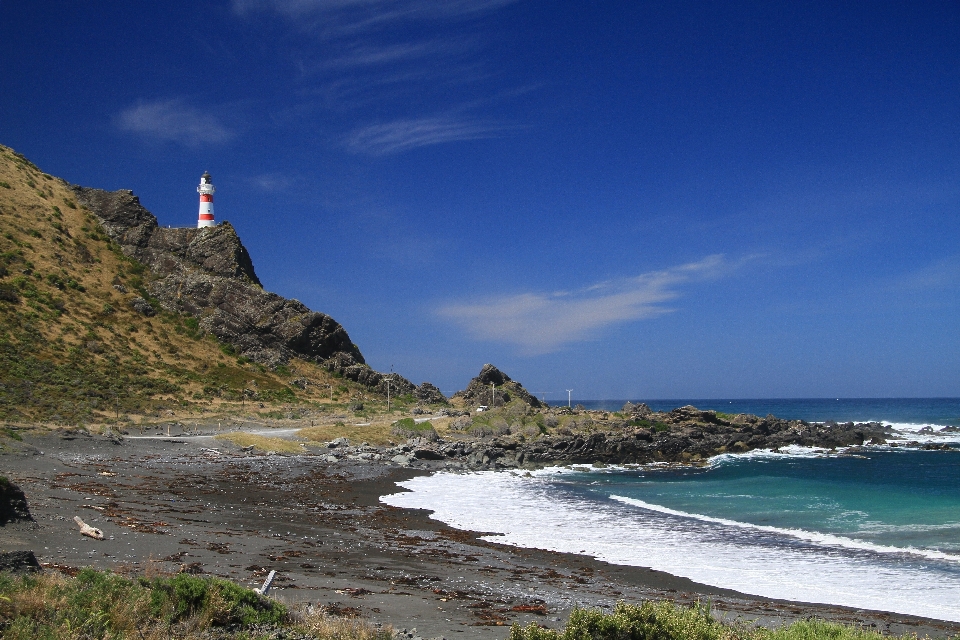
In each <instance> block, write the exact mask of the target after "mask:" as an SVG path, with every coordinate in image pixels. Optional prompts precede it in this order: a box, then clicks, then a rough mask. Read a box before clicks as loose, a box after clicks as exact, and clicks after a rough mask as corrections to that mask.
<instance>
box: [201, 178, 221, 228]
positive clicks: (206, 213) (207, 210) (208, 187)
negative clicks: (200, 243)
mask: <svg viewBox="0 0 960 640" xmlns="http://www.w3.org/2000/svg"><path fill="white" fill-rule="evenodd" d="M210 180H211V178H210V172H208V171H204V172H203V175H202V176H200V186H199V187H197V193H199V194H200V219H199V220H197V229H202V228H204V227H212V226H214V225H215V224H216V223H215V222H214V221H213V192H214V191H216V190H217V188H216V187H214V186H213V183H212V182H211V181H210Z"/></svg>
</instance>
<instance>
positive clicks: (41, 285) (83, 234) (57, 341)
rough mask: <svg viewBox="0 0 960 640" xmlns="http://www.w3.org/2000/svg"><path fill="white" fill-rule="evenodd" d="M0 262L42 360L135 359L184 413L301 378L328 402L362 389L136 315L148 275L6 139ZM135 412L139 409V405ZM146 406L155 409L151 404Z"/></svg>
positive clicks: (12, 316) (300, 394) (11, 313)
mask: <svg viewBox="0 0 960 640" xmlns="http://www.w3.org/2000/svg"><path fill="white" fill-rule="evenodd" d="M0 267H2V269H0V287H3V288H5V289H7V290H12V291H18V295H19V297H20V301H19V302H13V303H12V302H9V301H3V300H0V333H2V332H3V331H5V330H7V329H8V328H10V327H13V328H15V329H17V328H19V330H21V332H22V329H23V328H24V327H29V329H30V331H34V332H36V333H35V334H34V335H36V334H39V337H38V338H34V339H32V341H31V342H32V343H33V344H31V346H30V348H31V349H32V354H33V355H35V356H36V357H37V358H39V359H41V360H49V361H54V362H62V361H63V360H64V358H65V357H66V356H67V354H70V353H81V354H82V356H83V358H84V359H85V360H86V361H87V362H89V363H91V364H93V365H95V366H98V367H99V366H103V367H104V368H108V367H109V366H110V363H114V366H115V364H116V363H117V362H119V363H123V364H124V366H125V367H128V363H130V364H133V363H135V365H134V366H135V367H136V368H141V369H143V374H142V375H145V376H147V377H148V378H152V379H156V380H165V381H169V382H172V383H174V384H176V385H178V386H179V387H180V391H177V392H175V393H173V392H171V393H166V394H161V395H157V396H154V397H153V400H155V401H157V402H160V403H163V404H164V405H165V406H166V407H167V408H169V407H171V406H173V407H175V408H177V411H178V413H183V411H182V410H183V409H184V408H186V407H192V408H193V409H195V410H200V409H206V410H219V409H221V408H224V407H225V406H226V408H229V407H230V406H240V404H241V403H240V402H238V401H235V400H238V399H239V392H240V390H242V389H244V388H247V389H253V390H259V391H278V390H281V389H283V388H286V387H287V385H289V384H290V382H291V380H293V379H294V378H305V379H307V380H308V381H309V382H310V384H308V385H306V388H305V389H294V392H295V394H296V397H297V399H298V400H300V401H304V400H305V401H310V402H329V401H330V396H331V391H336V392H337V397H338V398H340V397H352V396H353V395H355V394H359V393H360V392H361V388H360V387H359V386H358V385H356V384H355V383H353V382H350V381H345V380H340V379H337V378H335V377H333V376H332V375H331V374H330V373H329V372H327V371H325V370H324V369H323V368H322V367H319V366H318V365H316V364H314V363H309V362H304V361H299V360H295V361H292V362H291V363H290V364H289V366H288V367H287V370H285V371H281V372H272V371H268V370H263V369H261V368H260V367H258V366H256V365H255V364H250V363H248V364H244V363H240V362H238V360H237V358H236V357H235V356H228V355H226V354H225V353H223V352H222V351H221V348H220V345H219V343H218V342H217V341H216V340H215V339H213V338H212V337H211V336H199V335H197V334H196V333H195V332H193V331H192V330H190V329H189V327H188V326H187V325H186V323H185V320H186V316H180V315H177V314H170V313H165V312H161V313H158V314H157V315H156V316H154V317H152V318H146V317H144V316H142V315H140V314H139V313H137V312H136V311H135V310H134V309H132V308H131V306H130V302H131V300H132V299H133V298H134V297H137V296H138V295H140V294H139V293H137V289H138V287H139V288H141V290H142V288H144V287H146V288H149V282H150V274H149V272H145V271H143V267H142V265H138V264H137V263H136V262H134V261H131V260H129V259H128V258H127V257H126V256H124V255H123V254H122V252H120V250H119V247H118V246H117V245H116V244H115V243H112V242H111V241H110V240H109V238H108V237H107V236H106V234H105V232H104V231H103V229H102V227H101V226H100V225H99V222H98V220H97V219H96V217H95V216H94V215H93V214H92V213H91V212H90V211H89V210H86V209H85V208H84V207H83V206H82V205H81V204H80V203H78V202H77V201H76V198H75V196H74V193H73V191H72V190H71V189H70V188H69V184H68V183H67V182H65V181H64V180H61V179H60V178H56V177H53V176H50V175H48V174H45V173H43V172H42V171H41V170H40V169H39V168H37V167H36V166H35V165H33V164H32V163H31V162H30V161H29V160H27V159H26V158H24V157H22V156H20V155H18V154H17V153H16V152H14V151H13V150H12V149H10V148H8V147H4V146H2V145H0ZM123 289H125V292H124V291H123ZM128 370H129V367H128ZM205 387H207V388H208V389H210V388H213V389H221V390H224V389H225V390H232V395H231V394H227V393H224V394H221V395H223V397H224V398H229V399H228V400H226V401H225V400H224V399H223V398H218V397H216V396H211V394H210V393H204V388H205ZM363 391H366V392H367V393H369V391H368V390H363ZM94 395H96V394H94ZM100 395H103V394H100ZM278 402H279V400H278ZM247 407H250V403H247ZM111 408H112V407H102V408H99V409H97V410H95V411H94V414H93V416H92V418H93V419H94V420H95V421H100V420H109V419H110V418H113V417H115V412H114V411H111ZM130 411H131V412H134V413H135V412H136V410H135V409H134V408H132V407H131V410H130ZM144 412H146V413H149V411H148V410H147V407H144ZM7 413H8V414H9V415H7V418H8V419H17V418H15V417H12V416H16V415H23V417H25V418H32V419H33V420H34V421H36V420H37V419H40V420H42V419H43V417H44V416H43V415H42V414H38V415H32V414H31V413H30V407H26V406H25V407H22V408H20V407H18V408H15V409H14V410H13V411H12V412H11V411H8V412H7ZM48 413H49V412H48ZM124 413H128V412H127V411H124V410H123V408H121V415H123V414H124ZM135 421H136V419H135Z"/></svg>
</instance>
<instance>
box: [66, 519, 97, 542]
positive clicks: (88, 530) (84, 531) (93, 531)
mask: <svg viewBox="0 0 960 640" xmlns="http://www.w3.org/2000/svg"><path fill="white" fill-rule="evenodd" d="M73 521H74V522H76V523H77V525H78V526H79V527H80V534H81V535H84V536H88V537H90V538H93V539H94V540H103V531H100V529H97V528H96V527H91V526H90V525H88V524H87V523H86V522H84V521H83V520H81V519H80V516H73Z"/></svg>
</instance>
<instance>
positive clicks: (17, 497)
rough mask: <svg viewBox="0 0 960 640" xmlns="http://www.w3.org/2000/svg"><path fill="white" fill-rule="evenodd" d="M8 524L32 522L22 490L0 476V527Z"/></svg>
mask: <svg viewBox="0 0 960 640" xmlns="http://www.w3.org/2000/svg"><path fill="white" fill-rule="evenodd" d="M8 522H33V516H32V515H30V508H29V507H28V506H27V498H26V496H24V495H23V490H22V489H20V487H18V486H17V485H15V484H13V483H12V482H10V481H9V480H7V479H6V478H4V477H3V476H0V526H3V525H5V524H7V523H8Z"/></svg>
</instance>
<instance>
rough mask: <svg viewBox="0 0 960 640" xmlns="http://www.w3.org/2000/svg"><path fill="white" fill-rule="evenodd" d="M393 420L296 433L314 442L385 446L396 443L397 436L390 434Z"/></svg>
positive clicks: (321, 427)
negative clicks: (366, 443) (343, 441)
mask: <svg viewBox="0 0 960 640" xmlns="http://www.w3.org/2000/svg"><path fill="white" fill-rule="evenodd" d="M393 422H394V421H393V420H388V421H383V420H379V421H373V422H371V423H370V424H369V425H356V424H350V423H345V424H341V425H335V424H329V425H319V426H316V427H307V428H306V429H301V430H300V431H298V432H297V436H299V437H300V438H303V439H305V440H312V441H314V442H329V441H330V440H335V439H336V438H349V439H350V443H351V444H360V443H361V442H369V443H370V444H387V443H389V442H391V441H393V442H396V440H397V436H393V435H391V434H390V425H392V424H393Z"/></svg>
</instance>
